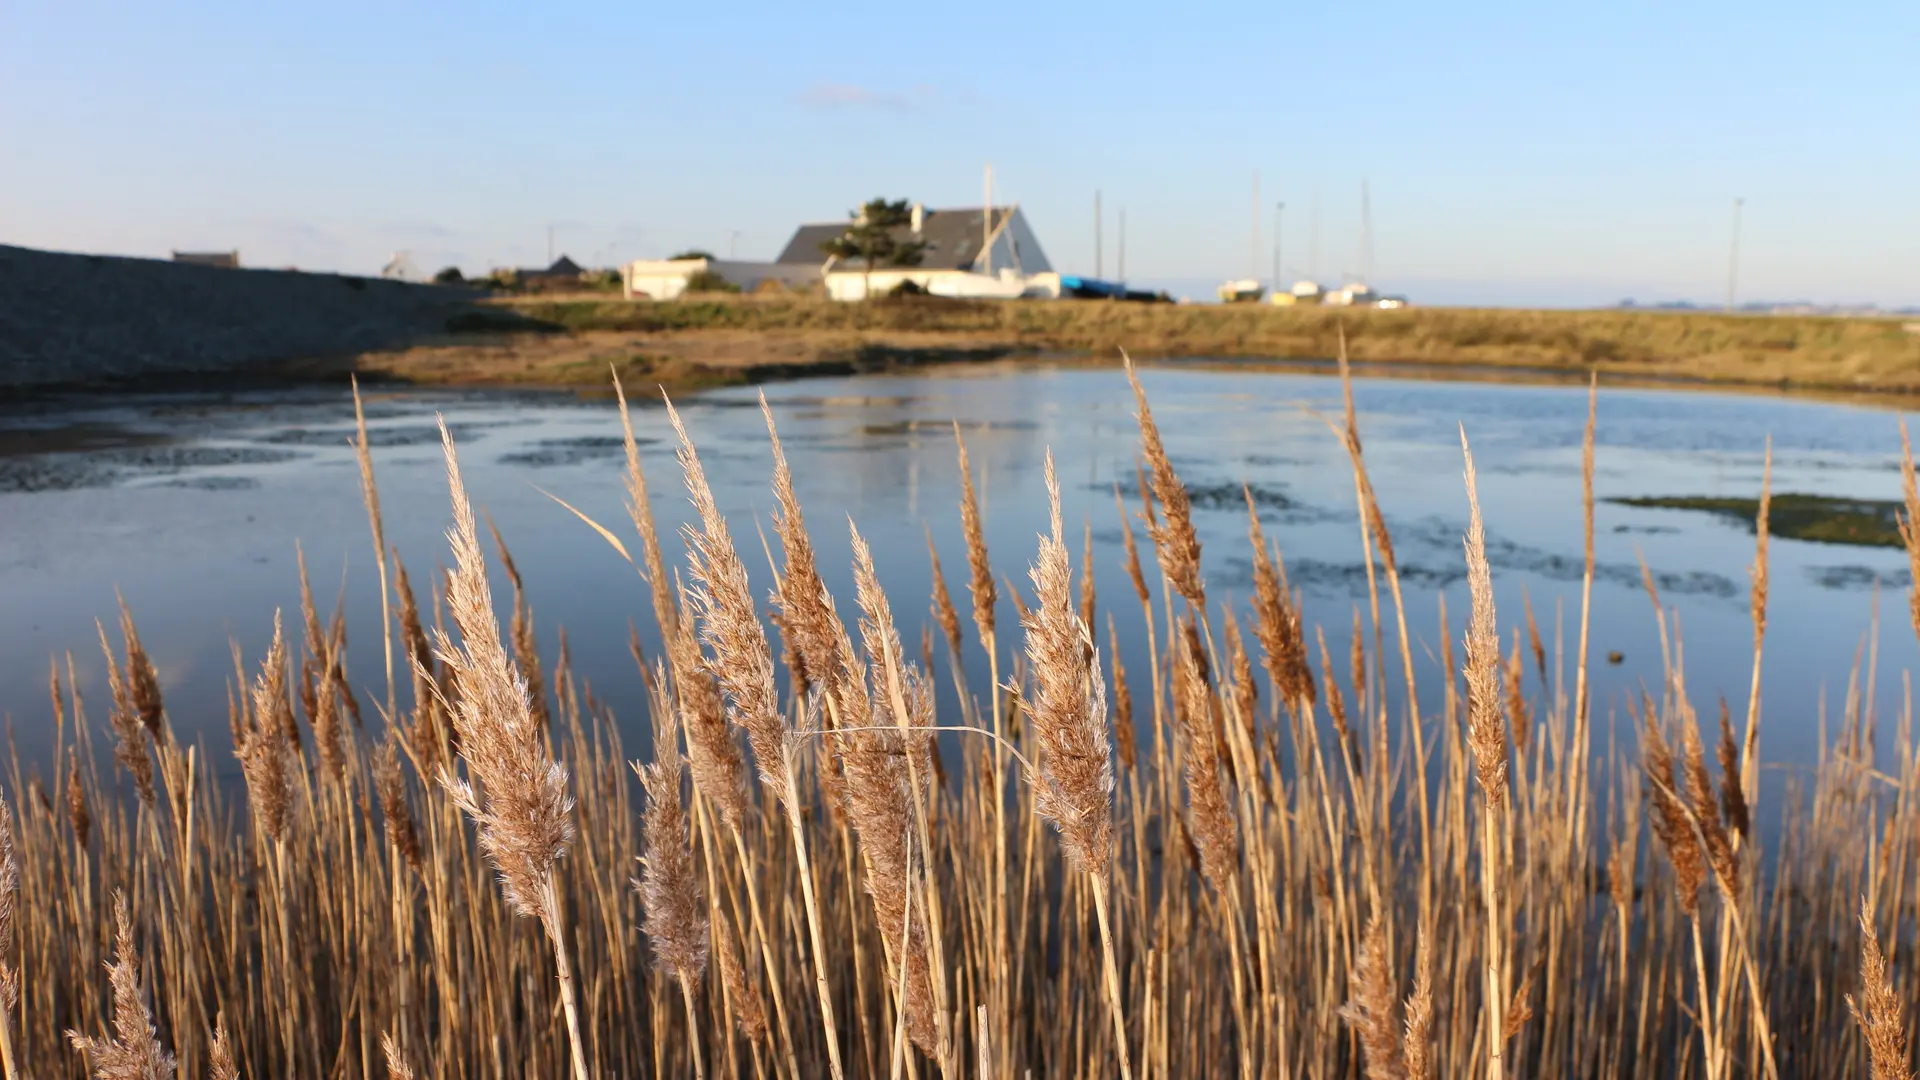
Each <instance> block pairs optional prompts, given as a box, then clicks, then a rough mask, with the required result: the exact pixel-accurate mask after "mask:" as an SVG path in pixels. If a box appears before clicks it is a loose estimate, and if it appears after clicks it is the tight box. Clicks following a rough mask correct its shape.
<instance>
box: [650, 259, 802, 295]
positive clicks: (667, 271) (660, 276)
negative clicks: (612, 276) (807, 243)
mask: <svg viewBox="0 0 1920 1080" xmlns="http://www.w3.org/2000/svg"><path fill="white" fill-rule="evenodd" d="M700 274H711V275H713V276H714V277H717V278H719V279H721V280H722V281H725V282H727V283H728V284H730V285H732V286H734V287H735V288H737V289H739V290H740V291H741V292H752V291H754V290H755V289H758V288H759V287H760V286H761V285H762V284H763V283H765V282H767V281H777V282H779V283H780V284H781V285H782V286H784V287H786V288H789V289H805V288H807V287H809V286H811V285H812V284H813V283H814V282H816V281H819V280H820V265H819V263H818V262H816V263H814V264H813V265H811V266H806V265H799V264H792V263H784V262H770V263H769V262H741V261H739V260H735V259H708V258H697V259H637V260H635V261H633V262H630V263H628V264H626V265H625V266H623V267H621V268H620V291H621V294H622V295H623V296H625V297H626V298H627V299H629V300H631V299H633V298H634V297H636V296H645V297H649V298H651V299H654V300H672V299H674V298H676V297H678V296H679V295H680V294H681V293H684V292H686V291H687V282H689V281H691V280H692V279H693V278H694V277H695V276H696V275H700Z"/></svg>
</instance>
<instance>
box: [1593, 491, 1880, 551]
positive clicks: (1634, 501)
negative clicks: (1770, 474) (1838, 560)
mask: <svg viewBox="0 0 1920 1080" xmlns="http://www.w3.org/2000/svg"><path fill="white" fill-rule="evenodd" d="M1609 501H1611V502H1615V503H1618V504H1620V505H1621V506H1637V507H1641V508H1643V509H1654V510H1697V511H1701V512H1704V513H1708V514H1712V515H1714V516H1715V517H1719V518H1723V519H1725V520H1727V521H1730V522H1734V523H1736V524H1739V525H1742V526H1744V527H1745V528H1747V529H1752V528H1753V527H1754V519H1755V516H1756V515H1757V514H1759V512H1760V501H1759V500H1758V499H1743V498H1737V497H1727V496H1708V495H1649V496H1643V497H1638V498H1625V499H1612V500H1609ZM1900 510H1901V506H1900V504H1899V503H1897V502H1888V501H1886V500H1882V499H1843V498H1834V497H1832V496H1827V495H1795V494H1786V493H1783V494H1780V495H1775V496H1774V497H1773V500H1772V519H1771V521H1770V522H1769V523H1768V527H1769V528H1770V529H1771V530H1772V532H1773V534H1774V535H1775V536H1784V537H1786V538H1787V539H1789V540H1811V541H1814V542H1815V543H1821V544H1847V545H1853V546H1857V547H1895V548H1897V547H1900V546H1901V545H1902V540H1901V537H1900Z"/></svg>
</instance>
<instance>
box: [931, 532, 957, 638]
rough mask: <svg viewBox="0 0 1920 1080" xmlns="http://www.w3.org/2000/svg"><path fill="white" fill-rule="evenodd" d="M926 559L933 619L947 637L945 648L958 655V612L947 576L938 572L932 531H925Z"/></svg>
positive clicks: (937, 557)
mask: <svg viewBox="0 0 1920 1080" xmlns="http://www.w3.org/2000/svg"><path fill="white" fill-rule="evenodd" d="M927 560H928V563H929V564H930V565H931V567H932V573H933V620H934V621H935V622H937V623H939V624H940V633H941V634H943V635H945V637H946V639H947V648H948V649H950V650H952V652H953V655H955V656H959V655H960V612H959V611H957V610H956V609H955V608H954V606H953V594H952V593H949V592H948V591H947V577H946V575H945V574H943V573H941V572H940V550H939V549H938V548H936V547H934V546H933V532H932V530H928V532H927Z"/></svg>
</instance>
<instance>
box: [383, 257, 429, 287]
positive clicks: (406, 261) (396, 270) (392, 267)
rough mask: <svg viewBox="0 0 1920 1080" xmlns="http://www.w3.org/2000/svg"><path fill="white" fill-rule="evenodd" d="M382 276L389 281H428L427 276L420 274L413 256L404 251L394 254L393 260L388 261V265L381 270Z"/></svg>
mask: <svg viewBox="0 0 1920 1080" xmlns="http://www.w3.org/2000/svg"><path fill="white" fill-rule="evenodd" d="M380 276H381V277H383V278H386V279H387V280H388V281H411V282H421V281H425V280H427V277H426V275H425V274H422V273H421V272H420V267H419V266H418V265H416V264H415V263H414V261H413V256H411V255H409V254H407V253H406V252H404V251H396V252H394V253H393V258H391V259H388V260H387V265H385V266H383V267H381V268H380Z"/></svg>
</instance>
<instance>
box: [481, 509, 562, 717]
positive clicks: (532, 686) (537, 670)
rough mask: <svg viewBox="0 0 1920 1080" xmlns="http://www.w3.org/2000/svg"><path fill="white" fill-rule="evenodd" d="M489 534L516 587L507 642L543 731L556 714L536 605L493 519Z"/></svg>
mask: <svg viewBox="0 0 1920 1080" xmlns="http://www.w3.org/2000/svg"><path fill="white" fill-rule="evenodd" d="M487 532H488V533H489V534H491V535H492V536H493V546H494V549H495V550H496V551H498V552H499V554H500V568H501V569H503V570H505V571H506V572H507V583H508V584H510V585H512V586H513V618H512V621H511V622H510V623H508V626H507V640H509V641H511V642H512V643H513V663H514V667H515V670H516V671H518V672H519V674H520V677H521V678H522V679H524V680H526V684H527V705H528V706H529V708H530V710H531V713H532V716H533V723H534V726H535V727H537V728H539V729H540V730H541V731H545V730H547V725H549V724H551V723H552V722H553V714H552V711H551V710H550V709H548V708H547V680H546V674H545V673H544V672H543V671H542V670H541V667H540V646H539V644H538V642H536V641H535V639H534V636H533V605H532V604H530V603H528V602H527V589H526V584H525V583H524V582H522V581H521V580H520V567H519V566H517V565H515V564H514V561H513V552H511V551H509V550H507V542H506V541H505V540H503V539H501V537H500V530H499V528H498V527H497V526H495V525H494V523H493V515H492V514H488V515H487Z"/></svg>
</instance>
